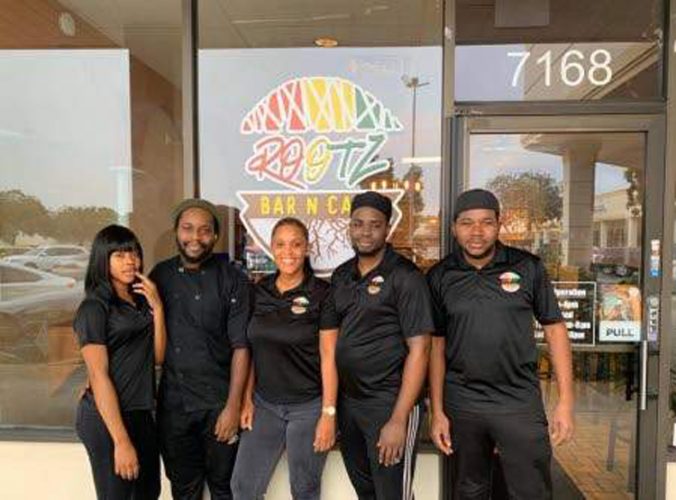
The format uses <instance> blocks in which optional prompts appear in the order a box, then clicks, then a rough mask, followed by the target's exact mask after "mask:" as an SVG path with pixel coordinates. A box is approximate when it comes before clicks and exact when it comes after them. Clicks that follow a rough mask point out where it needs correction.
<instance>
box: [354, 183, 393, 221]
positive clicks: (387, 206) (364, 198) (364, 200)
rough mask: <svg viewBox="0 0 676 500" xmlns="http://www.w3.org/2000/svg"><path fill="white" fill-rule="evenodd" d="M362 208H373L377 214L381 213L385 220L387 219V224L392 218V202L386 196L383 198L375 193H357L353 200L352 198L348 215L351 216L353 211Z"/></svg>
mask: <svg viewBox="0 0 676 500" xmlns="http://www.w3.org/2000/svg"><path fill="white" fill-rule="evenodd" d="M362 207H370V208H375V209H376V210H378V211H379V212H382V213H383V214H384V215H385V219H387V221H388V222H389V221H390V218H391V217H392V200H390V199H389V198H388V197H387V196H383V195H382V194H380V193H376V192H375V191H366V192H365V193H359V194H358V195H356V196H355V197H354V198H352V206H351V207H350V215H352V214H353V213H354V211H355V210H357V209H358V208H362Z"/></svg>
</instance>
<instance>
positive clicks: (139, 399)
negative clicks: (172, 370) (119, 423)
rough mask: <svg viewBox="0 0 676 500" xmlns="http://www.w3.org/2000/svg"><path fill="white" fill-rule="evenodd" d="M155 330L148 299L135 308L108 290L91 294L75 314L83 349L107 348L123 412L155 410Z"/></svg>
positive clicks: (109, 370) (101, 289) (137, 304)
mask: <svg viewBox="0 0 676 500" xmlns="http://www.w3.org/2000/svg"><path fill="white" fill-rule="evenodd" d="M153 328H154V327H153V317H152V314H151V312H150V308H149V307H148V303H147V302H146V301H145V299H143V298H139V299H138V300H137V302H136V306H134V305H132V304H130V303H129V302H126V301H124V300H122V299H120V298H119V297H118V296H117V295H116V294H115V293H113V290H112V289H111V288H109V287H98V288H97V289H96V290H95V291H94V292H92V293H90V294H88V295H87V297H86V298H85V299H84V300H83V301H82V303H81V304H80V307H79V308H78V310H77V313H76V314H75V319H74V321H73V329H74V330H75V333H76V335H77V339H78V342H79V344H80V347H84V346H86V345H88V344H98V345H103V346H106V351H107V352H108V373H109V375H110V379H111V381H112V382H113V386H114V387H115V392H116V393H117V398H118V401H119V404H120V409H121V410H122V411H131V410H152V408H153V402H154V390H153V389H154V383H153V382H154V378H153V377H154V373H155V372H154V366H153V365H154V359H155V357H154V347H153V332H154V329H153Z"/></svg>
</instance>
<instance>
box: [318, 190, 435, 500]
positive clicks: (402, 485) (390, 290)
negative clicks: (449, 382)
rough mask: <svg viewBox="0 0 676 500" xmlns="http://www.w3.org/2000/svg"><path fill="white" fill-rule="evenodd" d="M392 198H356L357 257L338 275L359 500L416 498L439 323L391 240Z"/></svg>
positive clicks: (344, 448)
mask: <svg viewBox="0 0 676 500" xmlns="http://www.w3.org/2000/svg"><path fill="white" fill-rule="evenodd" d="M391 217H392V202H391V201H390V199H389V198H387V197H385V196H383V195H381V194H379V193H376V192H372V191H369V192H366V193H361V194H359V195H357V196H355V197H354V199H353V200H352V206H351V216H350V226H349V233H350V239H351V242H352V246H353V248H354V250H355V253H356V256H355V257H354V258H352V259H350V260H348V261H347V262H345V263H344V264H342V265H341V266H339V267H338V268H337V269H336V270H335V271H334V273H333V277H332V280H331V285H332V297H331V298H332V301H331V306H332V307H333V308H335V311H334V314H335V318H334V324H335V325H338V326H339V328H340V330H339V335H338V342H337V345H336V365H337V368H338V375H339V380H340V391H339V392H340V395H339V403H338V426H339V430H340V449H341V453H342V455H343V461H344V462H345V467H346V469H347V472H348V475H349V477H350V480H351V481H352V485H353V486H354V488H355V490H356V492H357V494H358V496H359V498H360V500H367V499H377V500H390V499H393V500H394V499H401V498H404V499H407V500H408V499H410V498H412V482H413V470H414V466H415V451H416V442H417V434H418V425H419V422H420V414H421V405H420V403H419V397H420V391H421V389H422V386H423V383H424V380H425V376H426V370H427V362H428V357H429V348H430V332H432V330H433V328H434V323H433V318H432V310H431V302H430V300H431V299H430V296H429V289H428V287H427V284H426V282H425V279H424V277H423V275H422V273H421V272H420V271H419V270H418V268H417V267H416V266H415V264H413V263H412V262H411V261H409V260H408V259H406V258H404V257H402V256H401V255H399V254H398V253H397V252H395V251H394V250H393V249H392V247H391V246H390V245H388V244H386V238H387V235H388V233H389V231H390V219H391Z"/></svg>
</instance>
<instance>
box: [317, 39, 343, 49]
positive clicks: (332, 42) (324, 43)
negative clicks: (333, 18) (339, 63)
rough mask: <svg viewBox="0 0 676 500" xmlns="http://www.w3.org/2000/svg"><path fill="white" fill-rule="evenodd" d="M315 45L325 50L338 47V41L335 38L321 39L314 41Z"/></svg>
mask: <svg viewBox="0 0 676 500" xmlns="http://www.w3.org/2000/svg"><path fill="white" fill-rule="evenodd" d="M315 45H316V46H317V47H323V48H325V49H328V48H331V47H337V46H338V40H336V39H335V38H329V37H321V38H316V39H315Z"/></svg>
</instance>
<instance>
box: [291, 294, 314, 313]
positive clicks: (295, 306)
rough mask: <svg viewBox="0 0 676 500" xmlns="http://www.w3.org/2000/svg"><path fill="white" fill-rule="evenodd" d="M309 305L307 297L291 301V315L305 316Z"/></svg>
mask: <svg viewBox="0 0 676 500" xmlns="http://www.w3.org/2000/svg"><path fill="white" fill-rule="evenodd" d="M309 305H310V301H309V300H308V299H307V297H303V296H300V297H296V298H294V299H293V302H291V312H292V313H293V314H305V313H306V312H307V307H308V306H309Z"/></svg>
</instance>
